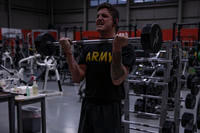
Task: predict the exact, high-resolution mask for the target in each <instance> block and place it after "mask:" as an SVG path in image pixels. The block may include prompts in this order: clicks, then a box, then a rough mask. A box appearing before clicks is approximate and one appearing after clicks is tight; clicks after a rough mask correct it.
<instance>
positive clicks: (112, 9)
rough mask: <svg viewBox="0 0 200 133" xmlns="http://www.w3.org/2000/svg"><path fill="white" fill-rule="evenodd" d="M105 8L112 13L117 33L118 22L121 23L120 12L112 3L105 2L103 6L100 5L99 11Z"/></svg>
mask: <svg viewBox="0 0 200 133" xmlns="http://www.w3.org/2000/svg"><path fill="white" fill-rule="evenodd" d="M103 8H106V9H108V11H109V12H110V14H111V16H112V18H113V23H114V24H115V25H116V26H115V30H116V32H117V30H118V22H117V20H118V21H119V11H118V10H117V9H116V8H115V7H114V6H113V5H112V4H110V3H107V2H104V3H102V4H100V5H99V6H98V8H97V11H99V10H101V9H103Z"/></svg>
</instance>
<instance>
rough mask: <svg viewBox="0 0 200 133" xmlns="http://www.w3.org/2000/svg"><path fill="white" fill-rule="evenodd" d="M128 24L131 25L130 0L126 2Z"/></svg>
mask: <svg viewBox="0 0 200 133" xmlns="http://www.w3.org/2000/svg"><path fill="white" fill-rule="evenodd" d="M126 24H127V25H130V0H127V4H126Z"/></svg>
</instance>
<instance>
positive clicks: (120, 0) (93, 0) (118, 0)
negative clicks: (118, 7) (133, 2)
mask: <svg viewBox="0 0 200 133" xmlns="http://www.w3.org/2000/svg"><path fill="white" fill-rule="evenodd" d="M104 2H108V3H110V4H126V2H127V0H90V6H98V5H99V4H101V3H104Z"/></svg>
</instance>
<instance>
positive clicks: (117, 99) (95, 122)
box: [34, 3, 162, 133]
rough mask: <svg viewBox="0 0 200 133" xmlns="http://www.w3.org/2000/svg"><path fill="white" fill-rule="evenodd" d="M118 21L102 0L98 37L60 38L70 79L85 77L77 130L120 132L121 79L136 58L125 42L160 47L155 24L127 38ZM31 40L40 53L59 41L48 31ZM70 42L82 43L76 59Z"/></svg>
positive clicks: (159, 33) (151, 49)
mask: <svg viewBox="0 0 200 133" xmlns="http://www.w3.org/2000/svg"><path fill="white" fill-rule="evenodd" d="M118 22H119V13H118V11H117V10H116V9H115V8H114V7H113V6H112V5H111V4H109V3H103V4H101V5H100V6H99V7H98V9H97V18H96V30H97V31H98V32H99V33H100V39H98V40H81V41H70V39H69V38H61V39H60V41H59V43H60V44H61V45H62V49H63V51H64V53H65V56H66V60H67V62H68V65H69V69H70V72H71V74H72V79H73V80H74V81H75V82H80V81H81V80H83V79H84V78H85V79H86V91H85V98H84V100H83V101H82V109H81V117H80V124H79V133H119V132H120V128H121V127H120V125H121V115H120V113H121V107H120V106H121V99H122V98H123V95H124V88H123V82H124V80H125V78H126V77H127V75H128V73H129V72H130V71H131V68H132V66H133V64H134V62H135V53H134V49H133V45H132V44H131V45H130V44H128V43H129V41H131V43H133V42H136V43H140V42H141V45H142V48H143V50H144V52H145V53H149V52H153V53H156V52H158V51H159V50H160V48H161V45H162V30H161V28H160V26H159V25H158V24H147V25H146V26H144V27H143V29H142V32H141V37H134V38H128V35H127V34H126V33H119V34H117V25H118ZM139 41H140V42H139ZM34 42H35V47H36V50H37V51H38V52H39V53H40V54H41V55H45V56H53V55H55V51H56V50H55V49H56V47H57V44H58V42H55V40H54V38H53V37H52V36H51V35H50V34H49V33H42V34H40V35H39V36H38V37H37V38H36V39H35V41H34ZM71 44H75V45H82V52H81V54H80V60H79V62H78V63H77V62H76V61H75V59H74V57H73V54H72V51H71ZM90 44H91V45H90Z"/></svg>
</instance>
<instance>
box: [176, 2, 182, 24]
mask: <svg viewBox="0 0 200 133" xmlns="http://www.w3.org/2000/svg"><path fill="white" fill-rule="evenodd" d="M182 8H183V0H178V18H177V23H178V24H180V23H182V11H183V10H182Z"/></svg>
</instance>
